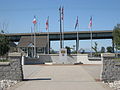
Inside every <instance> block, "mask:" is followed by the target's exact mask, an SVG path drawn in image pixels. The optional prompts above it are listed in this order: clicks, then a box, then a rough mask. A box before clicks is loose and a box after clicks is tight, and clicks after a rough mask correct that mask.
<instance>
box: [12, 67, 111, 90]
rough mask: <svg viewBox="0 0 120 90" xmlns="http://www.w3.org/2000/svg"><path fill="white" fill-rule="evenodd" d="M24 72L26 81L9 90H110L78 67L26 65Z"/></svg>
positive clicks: (82, 68)
mask: <svg viewBox="0 0 120 90" xmlns="http://www.w3.org/2000/svg"><path fill="white" fill-rule="evenodd" d="M24 72H25V73H24V74H25V78H26V80H25V81H23V82H20V83H18V84H17V85H15V86H14V87H12V88H10V90H112V89H110V88H109V87H108V86H106V85H105V84H103V83H102V82H96V81H95V78H94V77H92V75H90V74H89V73H88V72H87V70H85V69H84V67H83V66H80V65H67V66H41V65H26V66H24Z"/></svg>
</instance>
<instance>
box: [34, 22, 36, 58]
mask: <svg viewBox="0 0 120 90" xmlns="http://www.w3.org/2000/svg"><path fill="white" fill-rule="evenodd" d="M35 27H36V24H34V57H36V36H35V29H36V28H35Z"/></svg>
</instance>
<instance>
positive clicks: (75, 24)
mask: <svg viewBox="0 0 120 90" xmlns="http://www.w3.org/2000/svg"><path fill="white" fill-rule="evenodd" d="M77 26H78V16H77V20H76V24H75V29H76V28H77Z"/></svg>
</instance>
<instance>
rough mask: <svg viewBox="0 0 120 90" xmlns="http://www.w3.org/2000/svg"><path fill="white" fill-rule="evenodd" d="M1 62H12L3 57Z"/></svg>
mask: <svg viewBox="0 0 120 90" xmlns="http://www.w3.org/2000/svg"><path fill="white" fill-rule="evenodd" d="M0 62H10V61H9V60H8V59H2V60H0Z"/></svg>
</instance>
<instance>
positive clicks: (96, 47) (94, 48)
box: [92, 42, 98, 53]
mask: <svg viewBox="0 0 120 90" xmlns="http://www.w3.org/2000/svg"><path fill="white" fill-rule="evenodd" d="M92 49H93V50H94V51H95V53H97V52H98V51H97V49H98V43H97V42H95V46H94V47H92Z"/></svg>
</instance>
